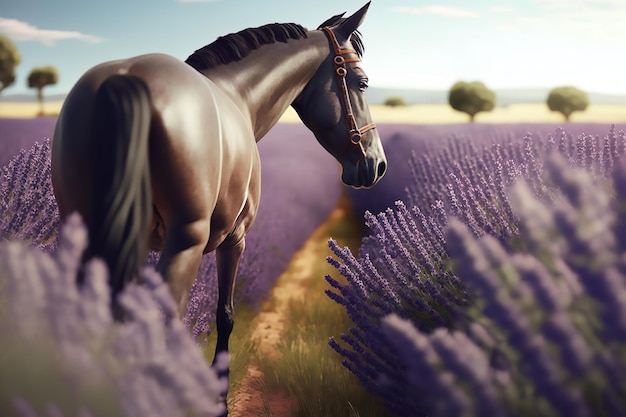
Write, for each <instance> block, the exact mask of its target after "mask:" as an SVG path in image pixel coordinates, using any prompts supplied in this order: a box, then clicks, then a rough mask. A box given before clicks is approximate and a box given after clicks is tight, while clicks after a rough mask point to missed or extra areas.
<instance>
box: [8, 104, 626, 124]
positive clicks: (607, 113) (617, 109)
mask: <svg viewBox="0 0 626 417" xmlns="http://www.w3.org/2000/svg"><path fill="white" fill-rule="evenodd" d="M62 104H63V102H62V101H54V102H53V101H51V102H47V103H44V113H45V115H46V116H55V115H57V114H58V113H59V110H60V109H61V106H62ZM370 109H371V113H372V118H373V119H374V121H375V122H376V123H415V124H446V123H464V122H467V121H468V116H467V115H466V114H465V113H461V112H458V111H455V110H453V109H452V108H451V107H450V106H448V105H447V104H416V105H411V106H404V107H395V108H392V107H388V106H383V105H372V106H370ZM38 112H39V104H38V103H14V102H0V117H25V118H28V117H35V116H36V115H37V113H38ZM299 121H300V119H299V118H298V115H297V114H296V112H295V111H294V110H293V109H292V108H289V109H288V110H287V112H285V114H284V115H283V117H282V119H281V122H283V123H295V122H299ZM571 121H572V122H598V123H626V105H608V104H607V105H602V104H595V105H594V104H591V105H589V107H588V108H587V110H585V111H584V112H576V113H574V114H572V117H571ZM476 122H477V123H481V122H482V123H560V122H563V116H562V115H561V114H560V113H557V112H551V111H549V110H548V108H547V107H546V105H545V104H543V103H533V104H511V105H509V106H506V107H497V108H495V109H494V110H493V111H490V112H484V113H479V114H478V115H477V116H476Z"/></svg>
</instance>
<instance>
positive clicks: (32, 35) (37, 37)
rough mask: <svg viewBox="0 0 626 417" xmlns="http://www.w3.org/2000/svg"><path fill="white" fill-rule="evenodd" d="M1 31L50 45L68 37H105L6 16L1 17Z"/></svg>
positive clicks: (92, 40)
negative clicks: (40, 26) (41, 25)
mask: <svg viewBox="0 0 626 417" xmlns="http://www.w3.org/2000/svg"><path fill="white" fill-rule="evenodd" d="M0 33H3V34H5V35H7V36H8V37H9V38H11V39H12V40H14V41H30V42H40V43H43V44H44V45H48V46H52V45H55V44H56V43H57V42H58V41H64V40H67V39H78V40H81V41H85V42H90V43H97V42H102V41H103V39H101V38H99V37H97V36H93V35H86V34H84V33H80V32H74V31H66V30H51V29H39V28H38V27H36V26H33V25H31V24H30V23H27V22H23V21H21V20H17V19H7V18H4V17H0Z"/></svg>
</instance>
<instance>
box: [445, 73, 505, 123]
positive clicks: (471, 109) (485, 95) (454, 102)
mask: <svg viewBox="0 0 626 417" xmlns="http://www.w3.org/2000/svg"><path fill="white" fill-rule="evenodd" d="M448 102H449V103H450V106H451V107H452V108H453V109H455V110H458V111H461V112H463V113H467V114H469V117H470V122H473V121H474V117H475V116H476V113H479V112H481V111H491V110H493V108H494V107H495V105H496V93H494V92H493V91H491V90H490V89H488V88H487V87H486V86H485V84H483V83H481V82H480V81H474V82H469V83H468V82H465V81H458V82H457V83H455V84H454V85H453V86H452V87H451V88H450V93H449V94H448Z"/></svg>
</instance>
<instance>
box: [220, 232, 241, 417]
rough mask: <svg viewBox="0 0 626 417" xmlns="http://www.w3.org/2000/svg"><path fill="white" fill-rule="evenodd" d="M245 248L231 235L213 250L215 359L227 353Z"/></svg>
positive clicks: (227, 372)
mask: <svg viewBox="0 0 626 417" xmlns="http://www.w3.org/2000/svg"><path fill="white" fill-rule="evenodd" d="M245 246H246V241H245V238H244V237H241V238H235V237H234V236H232V235H231V237H230V238H229V239H227V240H226V241H224V243H222V244H221V245H220V246H219V247H218V248H217V249H216V250H215V259H216V262H217V281H218V288H219V290H218V291H219V296H218V300H217V314H216V325H217V326H216V327H217V344H216V346H215V358H214V359H213V362H214V363H215V361H216V360H217V357H218V355H219V354H220V353H222V352H228V339H229V338H230V334H231V333H232V331H233V327H234V324H235V321H234V319H233V309H234V302H233V297H234V292H235V281H236V278H237V270H238V269H239V261H240V260H241V255H242V254H243V251H244V249H245ZM228 375H229V370H228V369H226V371H225V372H223V373H222V374H221V375H220V377H221V376H225V377H228ZM223 396H224V398H223V399H224V402H225V403H226V396H227V392H225V393H223ZM225 415H227V414H224V416H225Z"/></svg>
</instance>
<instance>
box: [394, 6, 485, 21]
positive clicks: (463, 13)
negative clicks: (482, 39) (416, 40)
mask: <svg viewBox="0 0 626 417" xmlns="http://www.w3.org/2000/svg"><path fill="white" fill-rule="evenodd" d="M393 10H394V11H396V12H398V13H408V14H417V15H419V14H433V15H437V16H444V17H456V18H466V19H467V18H476V17H479V16H480V15H479V14H478V13H476V12H473V11H471V10H465V9H459V8H456V7H447V6H436V5H431V6H424V7H408V6H400V7H395V8H394V9H393Z"/></svg>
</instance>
